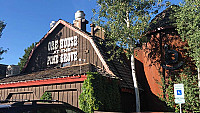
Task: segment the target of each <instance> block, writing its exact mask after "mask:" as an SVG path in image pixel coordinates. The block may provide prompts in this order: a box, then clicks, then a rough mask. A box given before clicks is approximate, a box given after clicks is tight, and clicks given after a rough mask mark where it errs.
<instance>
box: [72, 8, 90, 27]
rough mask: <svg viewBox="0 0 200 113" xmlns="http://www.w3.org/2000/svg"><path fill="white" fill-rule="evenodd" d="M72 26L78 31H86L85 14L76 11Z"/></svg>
mask: <svg viewBox="0 0 200 113" xmlns="http://www.w3.org/2000/svg"><path fill="white" fill-rule="evenodd" d="M73 23H74V26H76V27H78V28H79V29H81V30H83V31H86V24H88V21H87V20H86V19H85V13H84V12H83V11H79V10H78V11H77V12H76V13H75V20H74V21H73Z"/></svg>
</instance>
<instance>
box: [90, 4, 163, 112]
mask: <svg viewBox="0 0 200 113" xmlns="http://www.w3.org/2000/svg"><path fill="white" fill-rule="evenodd" d="M97 5H98V6H99V7H98V8H97V10H93V12H94V14H95V16H94V17H97V18H96V19H94V20H95V23H97V24H98V25H100V26H101V27H103V28H104V29H105V31H106V32H105V35H106V42H107V45H113V49H112V50H111V51H109V52H108V54H111V55H112V56H111V59H112V58H113V57H115V56H119V55H120V53H123V52H124V49H126V54H127V56H128V58H129V56H131V68H132V77H133V83H134V89H135V95H136V111H137V112H138V111H140V99H139V90H138V85H137V80H136V75H135V64H134V63H135V61H134V48H135V43H136V41H137V40H138V39H139V38H141V37H143V36H144V35H143V33H144V32H145V31H147V29H148V24H149V21H150V19H151V17H152V14H155V13H157V11H158V9H159V7H157V6H160V5H158V4H157V1H155V0H97ZM153 6H154V8H153ZM118 47H120V48H118ZM116 48H117V49H116Z"/></svg>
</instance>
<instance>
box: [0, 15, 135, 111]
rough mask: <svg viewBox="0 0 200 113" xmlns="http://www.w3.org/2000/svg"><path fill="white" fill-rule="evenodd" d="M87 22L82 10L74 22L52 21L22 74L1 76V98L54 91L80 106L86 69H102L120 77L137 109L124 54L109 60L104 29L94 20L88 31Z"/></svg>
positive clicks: (126, 97) (57, 96)
mask: <svg viewBox="0 0 200 113" xmlns="http://www.w3.org/2000/svg"><path fill="white" fill-rule="evenodd" d="M86 24H88V21H87V20H86V19H85V14H84V12H83V11H77V12H76V14H75V20H74V21H73V24H70V23H68V22H66V21H64V20H58V21H57V22H53V23H51V29H50V30H49V31H48V32H47V33H46V35H45V36H44V37H43V38H42V39H41V40H40V41H39V43H38V44H37V45H36V46H35V48H34V49H33V50H32V51H31V53H30V56H29V58H28V61H27V63H26V65H25V67H24V69H23V72H22V74H19V75H15V76H9V77H6V78H3V79H0V95H1V96H0V97H1V98H0V99H1V100H5V99H6V97H7V96H8V95H9V94H11V93H12V94H13V96H12V97H11V99H29V100H33V99H40V97H41V96H42V95H43V94H44V92H51V93H52V97H53V99H55V100H60V101H64V102H67V103H69V104H71V105H73V106H76V107H78V106H79V103H78V98H79V95H80V93H81V87H82V84H83V81H84V80H85V79H86V73H87V72H101V73H105V74H107V75H109V77H112V78H119V79H120V81H121V82H120V89H121V94H122V95H124V96H122V98H124V99H123V100H126V101H124V103H126V107H128V109H134V103H135V102H134V100H135V99H134V95H133V94H134V88H133V82H132V76H131V70H130V67H129V64H128V62H127V59H126V57H125V55H121V57H120V60H121V61H123V62H120V60H119V59H116V58H114V59H113V60H111V61H109V60H108V59H109V58H110V56H109V54H108V53H107V52H108V51H109V48H106V46H105V45H103V44H100V42H103V41H105V37H104V34H103V32H104V31H103V30H102V29H100V27H98V26H97V27H95V26H94V25H93V24H91V25H90V26H91V33H89V32H87V31H86ZM20 93H21V94H20ZM130 98H131V99H130ZM128 101H129V102H128ZM128 103H130V106H129V104H128Z"/></svg>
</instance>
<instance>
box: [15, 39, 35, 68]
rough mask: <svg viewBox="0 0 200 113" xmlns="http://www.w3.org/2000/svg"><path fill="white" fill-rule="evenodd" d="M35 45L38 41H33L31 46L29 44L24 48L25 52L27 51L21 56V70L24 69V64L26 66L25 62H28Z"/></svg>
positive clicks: (19, 63)
mask: <svg viewBox="0 0 200 113" xmlns="http://www.w3.org/2000/svg"><path fill="white" fill-rule="evenodd" d="M35 45H36V43H32V45H31V46H29V47H28V48H26V49H24V52H25V53H24V55H23V56H22V58H19V59H20V61H19V62H18V65H19V67H20V70H22V69H23V68H24V66H25V64H26V62H27V60H28V58H29V55H30V53H31V51H32V49H33V48H34V47H35Z"/></svg>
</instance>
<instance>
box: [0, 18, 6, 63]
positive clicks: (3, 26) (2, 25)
mask: <svg viewBox="0 0 200 113" xmlns="http://www.w3.org/2000/svg"><path fill="white" fill-rule="evenodd" d="M5 27H6V24H5V23H4V22H3V21H0V38H1V35H2V32H3V29H4V28H5ZM5 52H7V50H4V49H3V48H2V47H0V60H2V59H3V58H2V57H1V55H2V54H3V53H5Z"/></svg>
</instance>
